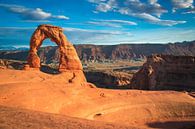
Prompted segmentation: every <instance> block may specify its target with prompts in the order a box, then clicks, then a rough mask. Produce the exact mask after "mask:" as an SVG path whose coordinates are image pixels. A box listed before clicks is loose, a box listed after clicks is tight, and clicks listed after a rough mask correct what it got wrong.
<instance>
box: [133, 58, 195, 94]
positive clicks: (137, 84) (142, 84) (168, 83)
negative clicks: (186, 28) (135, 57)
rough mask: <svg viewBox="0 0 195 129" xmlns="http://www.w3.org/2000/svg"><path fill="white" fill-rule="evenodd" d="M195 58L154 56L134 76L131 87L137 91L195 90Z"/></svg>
mask: <svg viewBox="0 0 195 129" xmlns="http://www.w3.org/2000/svg"><path fill="white" fill-rule="evenodd" d="M194 84H195V57H193V56H171V55H152V56H149V57H148V58H147V61H146V63H145V64H144V65H143V67H142V68H141V69H140V70H139V71H138V72H137V73H136V74H134V76H133V78H132V80H131V86H132V88H135V89H151V90H160V89H174V90H186V89H188V90H189V89H195V85H194Z"/></svg>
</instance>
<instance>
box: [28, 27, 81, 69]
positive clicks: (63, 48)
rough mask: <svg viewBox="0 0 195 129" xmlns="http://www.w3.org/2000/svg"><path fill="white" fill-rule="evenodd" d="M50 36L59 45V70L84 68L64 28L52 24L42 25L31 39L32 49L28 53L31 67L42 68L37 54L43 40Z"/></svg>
mask: <svg viewBox="0 0 195 129" xmlns="http://www.w3.org/2000/svg"><path fill="white" fill-rule="evenodd" d="M46 38H49V39H50V40H51V41H53V42H55V43H56V44H57V45H58V47H59V52H60V64H59V71H64V70H82V64H81V62H80V59H79V57H78V55H77V52H76V50H75V48H74V46H73V45H72V44H71V43H70V42H69V41H68V40H67V38H66V36H65V35H64V34H63V29H62V28H60V27H57V26H52V25H40V26H38V28H37V29H36V30H35V32H34V33H33V35H32V37H31V40H30V50H29V55H28V64H29V66H30V67H31V68H40V66H41V64H40V63H41V62H40V58H39V56H38V55H37V50H38V49H39V48H40V46H41V45H42V42H43V40H45V39H46Z"/></svg>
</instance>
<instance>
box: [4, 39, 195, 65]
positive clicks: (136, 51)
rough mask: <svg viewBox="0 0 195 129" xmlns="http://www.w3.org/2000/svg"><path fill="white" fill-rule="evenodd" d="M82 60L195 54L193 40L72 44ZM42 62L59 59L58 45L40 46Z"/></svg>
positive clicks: (15, 54)
mask: <svg viewBox="0 0 195 129" xmlns="http://www.w3.org/2000/svg"><path fill="white" fill-rule="evenodd" d="M74 47H75V48H76V51H77V53H78V56H79V58H80V59H81V60H82V61H91V60H93V61H104V60H105V59H108V60H118V59H127V60H129V59H137V58H146V57H147V56H149V55H152V54H166V55H176V56H178V55H184V56H195V41H191V42H182V43H169V44H119V45H74ZM38 55H39V57H40V59H41V62H42V63H46V64H49V63H57V62H59V60H60V52H59V50H58V47H56V46H53V47H51V46H49V47H44V48H40V49H39V50H38ZM27 56H28V52H27V51H26V50H25V51H21V50H20V51H0V58H1V59H14V60H26V59H27Z"/></svg>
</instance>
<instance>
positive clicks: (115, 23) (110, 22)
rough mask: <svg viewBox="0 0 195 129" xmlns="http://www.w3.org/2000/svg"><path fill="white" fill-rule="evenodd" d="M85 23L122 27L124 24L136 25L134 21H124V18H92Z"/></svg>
mask: <svg viewBox="0 0 195 129" xmlns="http://www.w3.org/2000/svg"><path fill="white" fill-rule="evenodd" d="M87 23H89V24H93V25H98V26H107V27H122V26H124V25H130V26H132V25H137V23H136V22H132V21H126V20H117V19H113V20H102V19H94V20H93V21H88V22H87Z"/></svg>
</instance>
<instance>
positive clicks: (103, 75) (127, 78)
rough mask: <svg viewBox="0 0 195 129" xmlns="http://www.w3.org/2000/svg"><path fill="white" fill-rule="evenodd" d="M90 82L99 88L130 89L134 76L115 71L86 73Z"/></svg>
mask: <svg viewBox="0 0 195 129" xmlns="http://www.w3.org/2000/svg"><path fill="white" fill-rule="evenodd" d="M85 76H86V78H87V81H88V82H91V83H93V84H95V85H96V86H97V87H101V88H110V89H128V88H130V86H129V84H130V82H131V78H132V75H130V74H127V73H124V72H113V71H85Z"/></svg>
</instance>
